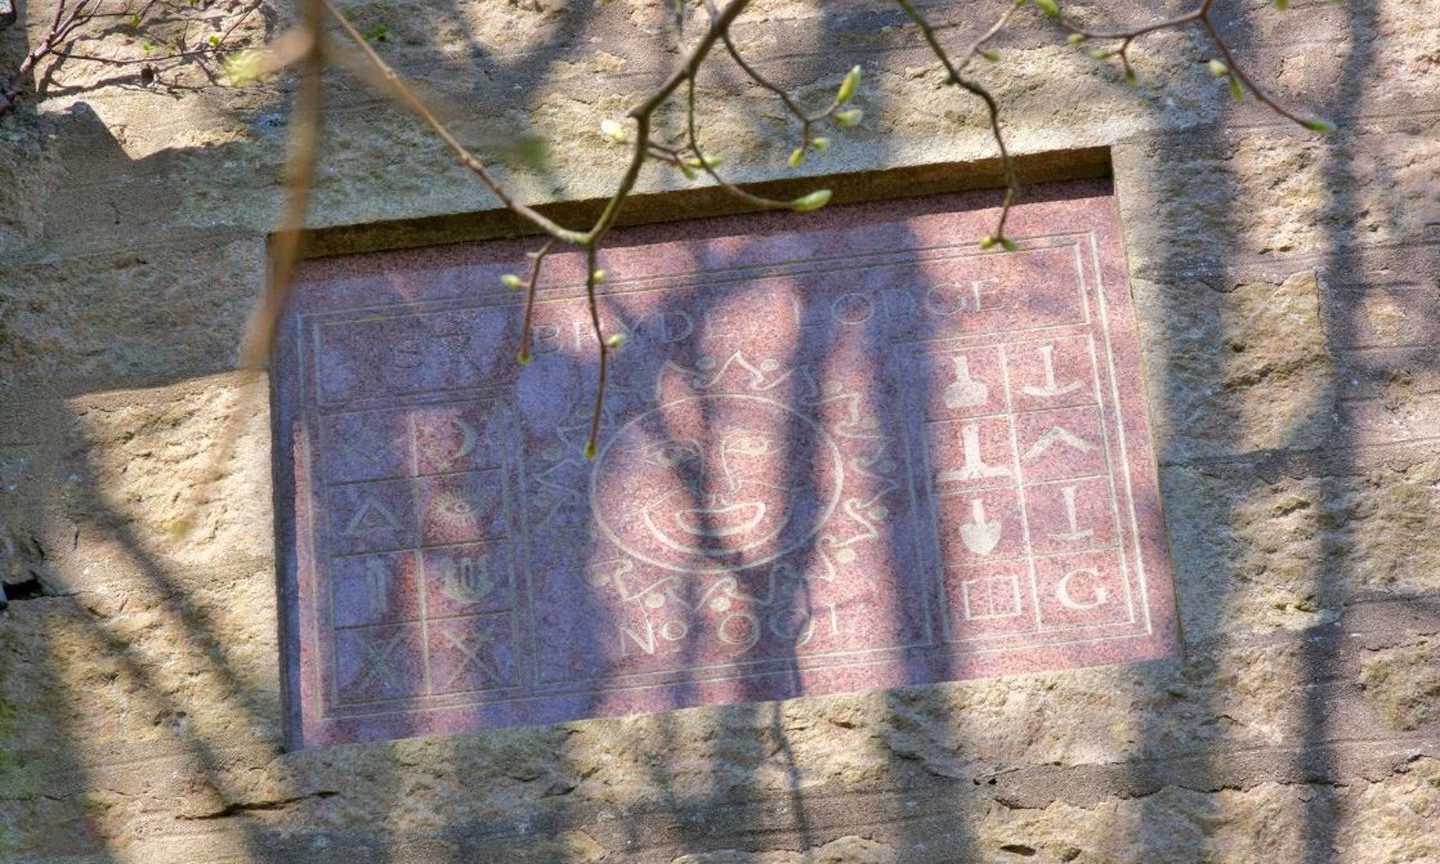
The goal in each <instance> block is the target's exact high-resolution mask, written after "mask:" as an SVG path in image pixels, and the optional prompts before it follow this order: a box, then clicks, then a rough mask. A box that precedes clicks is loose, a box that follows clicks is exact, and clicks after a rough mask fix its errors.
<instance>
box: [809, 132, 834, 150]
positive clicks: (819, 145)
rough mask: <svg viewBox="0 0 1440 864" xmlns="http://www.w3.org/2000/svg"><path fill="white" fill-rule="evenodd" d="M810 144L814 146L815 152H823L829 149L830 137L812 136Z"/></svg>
mask: <svg viewBox="0 0 1440 864" xmlns="http://www.w3.org/2000/svg"><path fill="white" fill-rule="evenodd" d="M810 146H811V147H814V148H815V152H816V153H824V152H825V151H826V150H829V149H830V139H829V138H826V137H825V136H823V135H822V136H820V137H819V138H812V139H811V140H810Z"/></svg>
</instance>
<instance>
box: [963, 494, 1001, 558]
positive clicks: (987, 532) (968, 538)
mask: <svg viewBox="0 0 1440 864" xmlns="http://www.w3.org/2000/svg"><path fill="white" fill-rule="evenodd" d="M1001 528H1002V526H1001V524H1000V520H999V519H996V520H995V521H993V522H992V521H989V520H987V519H986V518H985V502H983V501H981V500H980V499H979V498H971V499H970V521H969V522H965V523H963V524H961V526H960V539H961V540H963V541H965V548H967V549H969V550H970V551H971V552H974V553H975V554H976V555H989V554H990V553H991V552H993V551H995V545H996V544H997V543H999V542H1000V531H1001Z"/></svg>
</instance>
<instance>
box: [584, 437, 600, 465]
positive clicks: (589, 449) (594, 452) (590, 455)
mask: <svg viewBox="0 0 1440 864" xmlns="http://www.w3.org/2000/svg"><path fill="white" fill-rule="evenodd" d="M599 454H600V448H599V447H596V446H595V442H594V441H586V442H585V458H586V459H589V460H591V461H592V462H593V461H594V460H595V457H596V456H598V455H599Z"/></svg>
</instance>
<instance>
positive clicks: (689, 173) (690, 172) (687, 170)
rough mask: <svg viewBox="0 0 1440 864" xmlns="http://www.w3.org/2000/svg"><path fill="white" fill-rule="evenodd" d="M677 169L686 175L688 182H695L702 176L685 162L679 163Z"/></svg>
mask: <svg viewBox="0 0 1440 864" xmlns="http://www.w3.org/2000/svg"><path fill="white" fill-rule="evenodd" d="M677 167H678V168H679V169H680V173H681V174H684V175H685V179H686V180H694V179H696V178H697V177H699V176H700V174H699V173H698V172H696V170H695V169H694V168H691V167H690V166H689V165H688V164H686V163H684V162H681V163H679V165H678V166H677Z"/></svg>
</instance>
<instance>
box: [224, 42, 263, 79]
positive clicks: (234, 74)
mask: <svg viewBox="0 0 1440 864" xmlns="http://www.w3.org/2000/svg"><path fill="white" fill-rule="evenodd" d="M264 67H265V52H264V51H261V50H260V49H258V48H249V49H246V50H244V51H241V52H239V53H238V54H231V55H230V56H229V57H226V58H225V62H224V69H225V77H226V78H227V79H229V81H230V83H231V84H234V85H240V84H249V83H250V82H251V81H254V80H255V79H256V78H259V77H260V72H261V70H262V69H264Z"/></svg>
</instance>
